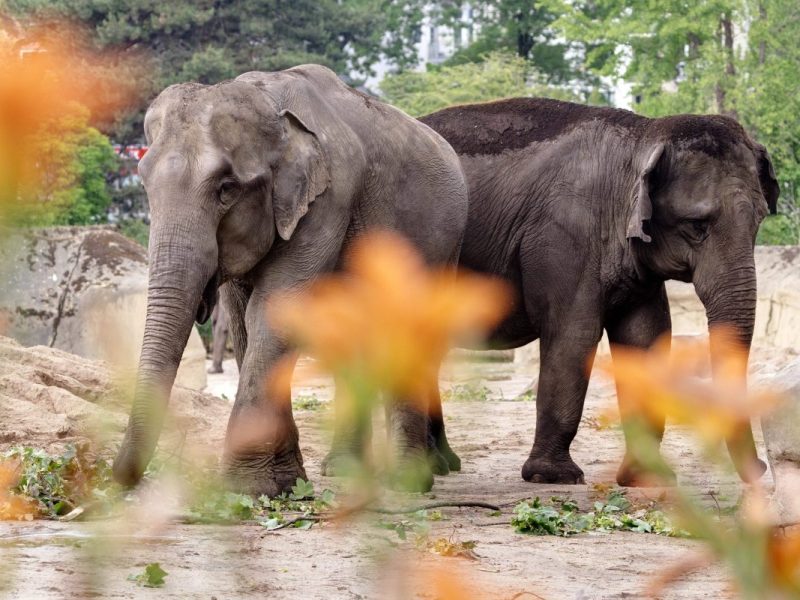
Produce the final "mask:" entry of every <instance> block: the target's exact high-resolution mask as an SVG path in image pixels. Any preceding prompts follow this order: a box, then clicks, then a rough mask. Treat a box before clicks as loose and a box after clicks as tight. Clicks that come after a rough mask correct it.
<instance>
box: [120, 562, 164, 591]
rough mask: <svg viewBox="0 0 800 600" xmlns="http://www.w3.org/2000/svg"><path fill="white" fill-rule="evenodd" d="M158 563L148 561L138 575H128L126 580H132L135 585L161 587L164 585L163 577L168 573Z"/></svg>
mask: <svg viewBox="0 0 800 600" xmlns="http://www.w3.org/2000/svg"><path fill="white" fill-rule="evenodd" d="M168 574H169V573H167V572H166V571H165V570H164V569H162V568H161V565H160V564H158V563H150V564H149V565H147V566H146V567H145V568H144V571H143V572H141V573H139V574H138V575H133V574H131V575H128V581H133V582H134V583H135V584H136V585H139V586H143V587H151V588H155V587H161V586H163V585H164V578H165V577H166V576H167V575H168Z"/></svg>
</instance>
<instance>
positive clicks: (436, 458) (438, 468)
mask: <svg viewBox="0 0 800 600" xmlns="http://www.w3.org/2000/svg"><path fill="white" fill-rule="evenodd" d="M428 464H429V465H430V468H431V472H432V473H433V474H434V475H449V474H450V465H449V464H448V462H447V459H446V458H445V457H444V455H443V454H442V453H441V452H439V449H438V448H436V447H433V448H428Z"/></svg>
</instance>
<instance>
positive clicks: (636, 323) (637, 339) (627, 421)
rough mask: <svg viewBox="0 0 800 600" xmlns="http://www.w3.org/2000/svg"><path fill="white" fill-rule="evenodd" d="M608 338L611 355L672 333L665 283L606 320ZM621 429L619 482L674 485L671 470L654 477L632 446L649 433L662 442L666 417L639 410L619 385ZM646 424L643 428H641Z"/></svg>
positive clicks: (629, 484)
mask: <svg viewBox="0 0 800 600" xmlns="http://www.w3.org/2000/svg"><path fill="white" fill-rule="evenodd" d="M606 329H607V331H608V339H609V341H610V342H611V356H612V359H613V357H614V354H615V346H617V345H621V346H634V347H637V348H649V347H650V346H651V345H652V344H653V343H654V342H655V341H656V340H657V339H658V338H659V337H661V336H662V335H667V336H669V335H670V333H671V331H672V321H671V318H670V314H669V301H668V300H667V292H666V288H665V287H664V284H661V286H660V287H659V289H658V291H657V293H656V295H655V296H654V297H653V298H648V299H647V301H646V302H643V303H641V304H640V305H639V306H637V307H636V308H634V309H632V310H630V311H628V312H626V313H624V314H623V315H622V316H620V317H618V318H616V319H614V320H612V321H611V322H610V323H608V324H607V327H606ZM617 399H618V402H619V410H620V416H621V418H622V430H623V432H624V434H625V458H624V459H623V460H622V464H621V465H620V468H619V470H618V471H617V483H618V484H619V485H622V486H647V485H653V484H656V483H657V484H658V485H675V482H676V478H675V474H674V473H673V472H672V471H667V472H664V473H661V474H659V477H658V480H657V481H654V477H653V475H652V474H651V473H648V471H647V469H645V467H644V465H642V464H641V462H640V461H639V459H638V458H637V457H636V453H635V452H634V451H633V449H634V448H635V447H636V444H637V443H639V442H640V439H639V436H641V435H643V434H646V435H648V436H650V437H652V438H653V439H654V440H656V442H657V443H660V442H661V438H662V437H663V435H664V419H663V418H658V417H655V416H652V415H648V416H647V417H646V420H645V417H644V415H642V414H641V411H636V407H635V406H634V405H633V404H632V402H631V399H629V398H627V397H626V396H625V394H624V393H620V390H619V388H617ZM642 428H644V430H642Z"/></svg>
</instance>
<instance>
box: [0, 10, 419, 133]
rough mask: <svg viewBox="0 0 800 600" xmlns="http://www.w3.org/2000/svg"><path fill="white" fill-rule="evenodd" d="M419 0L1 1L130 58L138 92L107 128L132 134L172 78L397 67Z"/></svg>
mask: <svg viewBox="0 0 800 600" xmlns="http://www.w3.org/2000/svg"><path fill="white" fill-rule="evenodd" d="M421 6H422V3H421V1H420V0H406V1H403V0H291V1H289V0H171V1H170V2H163V1H162V0H120V1H118V2H109V1H108V0H10V1H9V3H8V7H9V10H11V12H12V14H14V15H15V16H16V17H17V18H18V19H21V20H25V19H31V18H34V17H38V18H42V17H48V18H50V19H55V18H68V19H72V20H74V21H77V22H79V23H82V24H83V25H84V26H86V27H87V29H88V30H89V31H91V35H92V41H93V42H94V43H95V44H96V45H97V46H99V47H102V48H106V49H117V51H119V52H124V53H128V54H130V53H132V52H138V53H139V56H140V59H139V60H140V62H142V63H144V64H145V65H146V68H144V69H142V70H141V71H140V72H139V73H137V74H136V78H137V82H138V84H139V87H140V89H141V90H142V91H143V94H142V96H143V97H142V98H141V99H140V101H139V102H138V104H137V105H136V107H135V110H134V111H133V113H132V115H130V116H129V118H127V119H121V120H120V121H118V122H117V123H116V124H114V126H113V127H110V128H108V129H107V131H110V132H111V133H113V134H114V135H115V138H116V139H117V141H120V142H126V141H134V138H139V137H141V119H142V117H143V114H144V109H145V107H146V105H147V103H148V102H149V100H151V99H152V98H153V96H154V95H155V94H156V93H157V92H158V91H160V90H161V89H163V88H164V87H166V86H167V85H169V84H172V83H176V82H180V81H188V80H192V81H199V82H201V83H216V82H218V81H221V80H223V79H228V78H231V77H235V76H236V75H238V74H239V73H243V72H245V71H252V70H264V71H273V70H278V69H285V68H288V67H291V66H294V65H297V64H301V63H319V64H323V65H326V66H328V67H330V68H332V69H333V70H334V71H336V72H337V73H338V74H339V75H341V76H342V77H343V78H345V79H348V80H349V81H350V82H351V83H356V84H357V83H359V81H361V80H362V79H363V77H364V76H366V75H367V74H368V73H369V72H370V69H371V67H372V65H373V64H374V63H375V62H377V60H378V59H379V58H380V57H381V56H382V55H386V56H388V57H389V58H390V59H392V60H396V61H398V63H399V64H401V65H403V64H406V63H407V62H408V60H409V56H410V53H411V49H412V48H413V31H414V30H415V27H416V28H418V25H419V20H420V19H421V14H422V13H421Z"/></svg>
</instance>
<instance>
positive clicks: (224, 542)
mask: <svg viewBox="0 0 800 600" xmlns="http://www.w3.org/2000/svg"><path fill="white" fill-rule="evenodd" d="M789 358H790V357H788V356H785V355H782V356H776V355H775V354H774V353H771V352H769V351H757V352H756V353H755V356H754V361H753V362H754V370H755V371H761V372H762V374H763V373H766V372H767V371H769V372H773V371H775V370H777V369H778V368H779V367H780V365H781V364H783V363H784V362H786V361H787V360H788V359H789ZM765 365H769V368H768V369H767V367H765ZM225 368H226V373H225V374H223V375H213V376H210V377H209V388H208V389H209V391H211V392H213V393H214V394H217V395H219V396H220V397H225V398H228V399H232V398H233V397H234V395H235V386H236V375H235V365H234V364H233V362H232V361H228V362H226V364H225ZM443 379H444V381H443V387H445V388H446V387H448V386H449V385H451V384H452V382H454V381H457V382H464V381H473V382H477V383H479V384H481V383H482V384H484V385H486V386H487V387H488V388H489V389H490V391H491V393H490V396H489V400H488V401H472V402H456V401H450V402H447V403H446V404H445V413H446V415H447V425H448V432H449V437H450V440H451V445H452V446H453V448H454V449H455V450H456V452H457V453H459V454H460V456H461V458H462V461H463V470H462V472H460V473H456V474H451V475H449V476H447V477H437V478H436V483H435V487H434V490H433V493H432V494H426V495H424V496H412V497H408V498H399V499H398V498H397V497H395V498H394V499H393V501H395V502H396V501H403V502H408V503H412V502H413V503H417V502H427V501H430V499H431V498H435V499H436V500H482V501H487V502H492V503H495V504H498V505H501V506H503V512H502V515H501V516H490V514H489V511H487V510H483V509H466V508H450V509H442V513H443V515H444V519H442V520H441V521H433V522H431V523H430V526H431V531H430V538H431V539H435V538H438V537H444V538H448V539H452V540H453V541H468V540H471V541H475V542H477V546H476V548H475V553H476V555H477V558H476V560H465V559H456V558H444V557H440V556H437V555H433V554H431V553H426V552H423V551H419V550H416V549H415V548H414V547H413V546H412V544H411V543H407V542H401V541H400V540H399V539H398V537H397V535H396V533H395V532H393V531H389V530H387V529H384V528H380V527H377V526H376V524H375V521H376V519H377V517H370V518H365V519H364V520H362V521H358V522H348V523H346V524H341V525H338V524H326V525H322V526H315V527H314V528H312V529H311V530H308V531H302V530H296V529H285V530H280V531H275V532H268V531H266V530H264V529H263V528H262V527H260V526H259V525H237V526H207V525H178V524H172V523H166V522H164V521H163V520H162V519H161V518H160V515H159V511H158V507H157V503H156V504H155V505H154V504H153V503H151V504H149V505H148V506H150V508H149V509H148V510H151V511H152V514H144V515H139V520H138V521H136V520H134V521H131V522H129V523H127V524H124V525H123V524H120V523H116V522H108V521H105V522H96V523H76V522H72V523H56V522H46V521H39V522H33V523H10V524H9V523H6V524H0V595H2V594H5V597H9V598H40V599H50V598H64V597H70V598H71V597H98V598H134V597H136V598H138V597H145V598H147V597H152V598H207V599H212V598H217V599H220V600H222V599H223V598H225V599H227V598H250V597H266V596H269V597H270V598H293V599H294V598H303V599H305V598H320V599H330V598H410V597H414V598H434V597H435V594H433V593H432V592H431V591H430V588H428V591H424V590H423V589H422V588H421V587H420V586H422V584H421V583H420V580H421V579H422V578H424V577H425V576H426V575H425V573H426V572H427V571H426V569H430V568H434V569H444V570H446V571H447V572H452V573H454V574H455V580H456V581H457V582H459V583H460V584H462V585H464V586H465V588H466V589H467V590H468V591H469V592H470V593H472V594H473V597H475V598H504V599H507V600H510V599H512V598H546V599H548V600H556V599H562V598H568V599H589V598H639V597H642V590H643V589H644V588H645V586H646V585H647V583H648V581H650V579H651V577H652V576H653V573H654V572H656V571H658V570H660V569H663V568H665V567H668V566H670V565H673V564H675V563H676V562H678V561H681V560H683V559H685V558H686V557H687V556H691V555H693V553H696V552H698V551H699V550H700V545H699V544H698V543H697V542H695V541H691V540H683V539H674V538H666V537H661V536H656V535H648V534H638V533H620V532H616V533H607V534H597V533H595V534H584V535H579V536H575V537H571V538H556V537H536V536H530V535H524V534H519V533H516V532H514V530H513V529H512V528H511V526H510V525H509V524H508V521H509V519H510V516H511V507H513V505H514V504H516V502H518V501H519V500H520V499H523V498H529V497H532V496H540V497H542V498H548V497H550V496H553V495H558V496H564V497H570V498H572V499H573V500H575V501H576V502H577V503H578V504H579V505H581V506H582V507H584V508H586V507H588V506H590V505H591V503H592V502H593V500H594V495H595V494H596V492H595V491H594V488H593V486H594V485H595V484H603V483H612V482H613V480H614V473H615V471H616V468H617V466H618V462H619V460H620V458H621V456H622V438H621V434H620V433H619V432H618V431H617V430H615V429H598V427H597V425H596V423H597V421H596V419H597V417H598V416H599V415H600V414H601V413H602V412H603V411H604V410H605V409H607V407H609V406H613V405H614V403H615V397H614V392H613V386H612V385H610V384H609V383H607V382H605V381H603V380H602V379H601V378H599V377H593V379H592V383H591V385H590V390H589V394H588V397H587V403H586V410H585V416H584V423H583V425H582V427H581V430H580V432H579V434H578V437H577V438H576V440H575V442H574V444H573V451H572V454H573V457H574V458H575V460H576V461H577V462H578V464H579V465H581V466H582V467H583V469H584V471H585V474H586V481H587V485H580V486H555V485H536V484H530V483H526V482H525V481H523V480H522V479H521V477H520V468H521V466H522V464H523V462H524V460H525V458H526V457H527V454H528V451H529V449H530V445H531V443H532V441H533V432H534V427H535V403H534V402H531V401H511V399H513V398H515V397H516V396H517V394H518V393H519V392H520V391H521V390H522V389H523V388H524V387H525V386H526V384H527V383H528V382H529V380H530V372H529V373H527V374H525V373H523V374H521V373H518V372H515V371H514V370H513V367H512V366H511V365H509V364H502V363H499V364H498V363H482V364H477V363H470V364H459V365H455V366H452V367H451V368H449V369H448V370H447V371H446V372H445V374H444V377H443ZM311 394H315V395H316V396H317V398H319V399H320V400H327V399H329V398H330V395H331V386H330V383H329V382H328V381H327V380H324V379H317V380H314V381H310V382H306V383H304V384H303V386H302V387H300V388H298V389H296V390H295V396H298V395H300V396H306V397H307V396H309V395H311ZM221 401H224V400H221ZM295 415H296V419H297V422H298V426H299V429H300V436H301V446H302V449H303V455H304V457H305V463H306V468H307V471H308V475H309V477H310V478H311V480H312V481H313V483H314V484H315V487H316V489H317V490H320V489H323V488H325V487H331V488H333V489H339V486H340V485H341V482H340V481H338V480H335V479H331V478H326V477H322V476H321V475H320V474H319V470H320V469H319V465H320V461H321V460H322V458H323V456H324V454H325V451H326V449H327V434H326V430H325V427H324V424H325V423H326V422H327V420H328V418H329V416H330V410H329V409H328V408H327V407H324V406H323V407H322V408H316V409H314V410H308V409H304V410H295ZM224 425H225V424H224V423H220V424H219V426H218V427H215V428H214V430H213V431H210V432H209V436H208V440H206V441H207V442H208V443H210V444H218V443H219V440H220V439H221V436H222V435H223V433H224ZM759 433H760V432H759ZM664 449H665V453H666V455H667V456H669V457H670V458H671V459H672V461H673V465H674V466H675V467H676V471H677V473H678V476H679V481H680V483H681V484H682V485H692V486H693V487H694V489H695V490H696V491H697V493H698V494H699V495H700V496H701V497H703V498H704V500H705V501H707V502H708V504H709V506H712V505H713V504H712V503H713V500H712V498H711V495H710V494H709V492H711V493H713V494H714V496H715V497H716V498H717V500H718V501H720V502H721V503H722V504H726V505H729V504H732V503H734V502H735V501H736V500H737V498H738V497H739V494H740V491H741V490H740V485H739V484H738V482H737V481H736V479H735V478H734V477H732V476H731V475H730V474H724V473H719V472H717V471H716V470H714V469H713V468H711V467H710V466H708V465H706V464H704V462H703V460H702V458H701V457H700V454H699V452H698V451H697V449H696V448H695V447H694V445H693V443H692V442H691V438H690V437H689V436H688V434H687V433H686V432H685V431H683V430H681V429H680V428H677V427H670V428H668V431H667V434H666V438H665V442H664ZM760 452H761V455H762V456H764V450H763V444H762V445H761V449H760ZM769 481H770V476H769V474H768V475H767V482H769ZM658 495H659V490H655V489H652V488H651V489H646V490H642V491H637V490H631V491H630V494H629V497H630V498H631V499H634V500H635V499H637V498H639V499H646V498H656V497H657V496H658ZM388 520H395V521H397V520H399V518H391V519H388ZM150 562H159V563H160V565H161V566H162V567H163V568H164V569H165V570H166V571H167V572H168V573H169V575H168V576H167V578H166V584H165V586H164V587H163V588H160V589H146V588H140V587H137V586H136V585H135V584H134V583H132V582H130V581H127V579H126V578H127V576H128V575H129V574H131V573H136V572H140V571H141V570H142V568H143V567H144V565H146V564H147V563H150ZM422 587H424V586H422ZM662 597H664V598H714V599H718V598H727V597H731V592H730V590H729V589H728V587H727V583H726V576H725V572H724V570H723V569H722V568H717V567H713V568H706V569H703V570H701V571H699V572H696V573H692V574H690V575H688V576H687V577H685V579H684V581H683V582H682V583H681V584H680V585H679V586H676V587H673V588H671V589H670V591H669V592H668V593H666V594H664V595H663V596H662Z"/></svg>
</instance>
